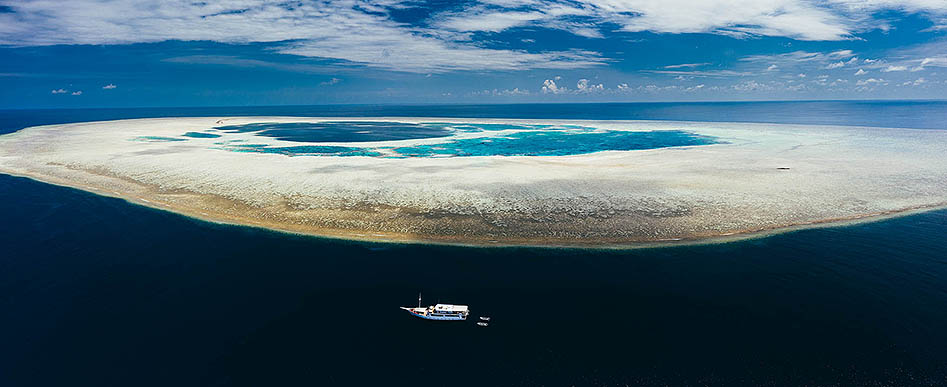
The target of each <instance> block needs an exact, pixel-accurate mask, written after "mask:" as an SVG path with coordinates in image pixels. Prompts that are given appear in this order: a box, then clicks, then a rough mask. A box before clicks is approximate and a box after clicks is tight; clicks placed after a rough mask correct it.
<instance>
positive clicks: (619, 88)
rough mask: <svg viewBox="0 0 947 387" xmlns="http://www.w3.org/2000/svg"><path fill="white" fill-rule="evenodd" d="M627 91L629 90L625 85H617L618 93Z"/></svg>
mask: <svg viewBox="0 0 947 387" xmlns="http://www.w3.org/2000/svg"><path fill="white" fill-rule="evenodd" d="M628 89H629V87H628V84H627V83H622V84H619V85H618V90H619V91H625V90H628Z"/></svg>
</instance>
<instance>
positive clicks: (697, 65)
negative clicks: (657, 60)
mask: <svg viewBox="0 0 947 387" xmlns="http://www.w3.org/2000/svg"><path fill="white" fill-rule="evenodd" d="M709 64H710V62H704V63H682V64H676V65H670V66H664V68H666V69H681V68H694V67H700V66H706V65H709Z"/></svg>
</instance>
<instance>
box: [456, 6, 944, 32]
mask: <svg viewBox="0 0 947 387" xmlns="http://www.w3.org/2000/svg"><path fill="white" fill-rule="evenodd" d="M486 3H489V4H490V5H489V6H485V5H482V4H478V5H473V6H469V7H467V8H466V9H461V10H454V11H451V12H449V13H447V14H443V15H439V19H438V20H441V22H440V24H439V25H440V26H443V27H444V28H448V29H452V30H454V31H489V32H497V31H502V30H504V29H508V28H515V27H525V26H541V27H547V28H558V29H563V30H567V31H571V32H573V33H575V34H577V35H582V36H590V37H597V36H600V35H599V33H598V32H597V31H595V30H596V29H597V28H600V27H599V26H601V25H603V24H605V23H610V24H617V25H619V26H620V27H621V29H622V30H625V31H634V32H638V31H651V32H656V33H714V34H721V35H729V36H735V37H741V36H748V35H764V36H781V37H790V38H796V39H803V40H840V39H848V38H850V37H851V36H852V34H855V33H858V32H863V31H867V30H873V29H889V28H890V27H889V26H888V25H886V24H885V23H884V22H883V21H881V22H879V21H876V20H873V18H872V15H873V14H874V13H876V12H878V11H882V10H899V11H903V12H908V13H919V14H922V15H925V16H928V17H930V18H932V19H937V20H939V19H940V18H941V17H943V16H944V15H947V5H945V4H944V3H943V2H942V1H939V0H907V1H895V0H867V1H865V0H857V1H856V0H827V1H809V0H702V1H692V0H661V1H655V0H571V1H566V0H550V1H538V0H525V1H494V0H491V1H486ZM576 20H579V21H576ZM590 30H591V31H590Z"/></svg>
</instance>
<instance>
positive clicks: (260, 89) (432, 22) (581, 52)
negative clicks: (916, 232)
mask: <svg viewBox="0 0 947 387" xmlns="http://www.w3.org/2000/svg"><path fill="white" fill-rule="evenodd" d="M945 35H947V0H907V1H891V0H861V1H855V0H827V1H808V0H703V1H693V0H598V1H596V0H586V1H581V0H576V1H541V0H489V1H443V0H432V1H414V0H409V1H400V0H380V1H358V0H345V1H306V0H297V1H270V0H222V1H197V0H163V1H158V0H153V1H146V0H65V1H59V0H14V1H10V0H0V108H29V107H92V106H100V107H113V106H115V107H118V106H201V105H270V104H323V103H516V102H602V101H714V100H785V99H889V98H891V99H896V98H924V99H930V98H944V96H945V95H947V36H945Z"/></svg>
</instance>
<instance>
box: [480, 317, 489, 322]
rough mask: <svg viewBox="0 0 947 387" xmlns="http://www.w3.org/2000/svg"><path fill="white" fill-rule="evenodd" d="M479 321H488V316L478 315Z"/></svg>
mask: <svg viewBox="0 0 947 387" xmlns="http://www.w3.org/2000/svg"><path fill="white" fill-rule="evenodd" d="M480 320H481V321H490V316H480Z"/></svg>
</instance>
